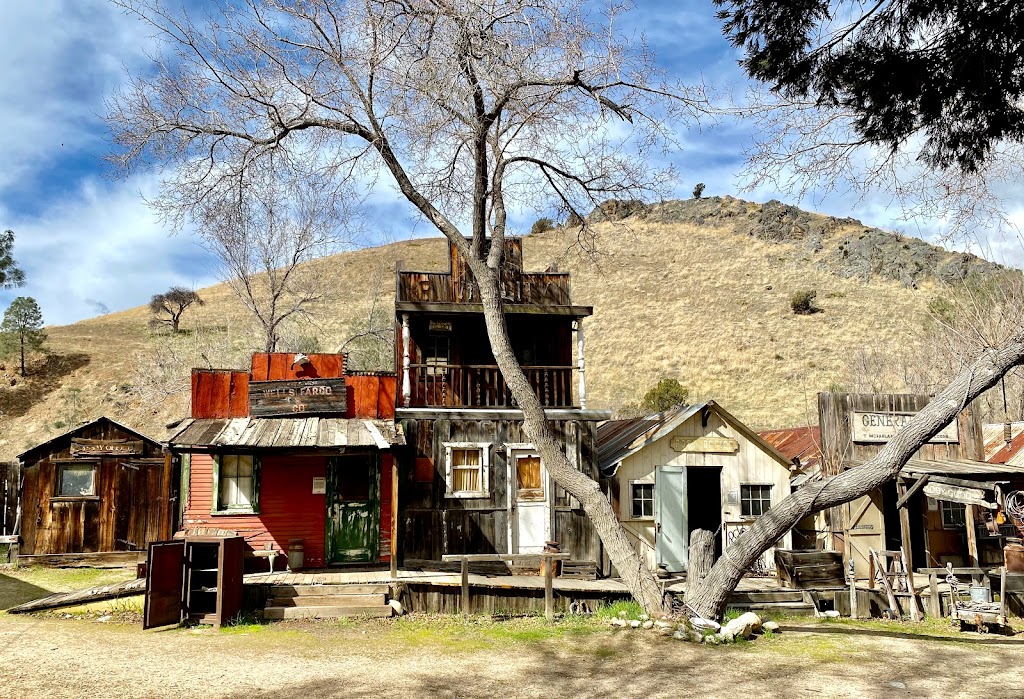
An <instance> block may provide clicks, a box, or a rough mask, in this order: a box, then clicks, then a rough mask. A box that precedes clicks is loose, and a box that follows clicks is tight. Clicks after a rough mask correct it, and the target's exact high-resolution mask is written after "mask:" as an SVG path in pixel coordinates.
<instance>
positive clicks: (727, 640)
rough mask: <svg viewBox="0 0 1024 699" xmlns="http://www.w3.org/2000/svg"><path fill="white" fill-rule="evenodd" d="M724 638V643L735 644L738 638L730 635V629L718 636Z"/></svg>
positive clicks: (724, 630)
mask: <svg viewBox="0 0 1024 699" xmlns="http://www.w3.org/2000/svg"><path fill="white" fill-rule="evenodd" d="M718 635H719V636H721V637H722V643H735V641H736V637H735V636H733V635H732V634H731V633H729V628H728V627H726V628H725V629H723V630H722V633H720V634H718Z"/></svg>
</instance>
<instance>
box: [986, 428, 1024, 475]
mask: <svg viewBox="0 0 1024 699" xmlns="http://www.w3.org/2000/svg"><path fill="white" fill-rule="evenodd" d="M981 430H982V437H983V440H984V442H985V461H988V462H989V463H991V464H1012V465H1016V466H1024V422H1011V423H1010V436H1011V438H1012V441H1011V442H1010V444H1009V447H1007V444H1006V437H1005V432H1004V431H1003V430H1004V426H1003V423H1001V422H1000V423H998V424H992V425H984V426H982V428H981Z"/></svg>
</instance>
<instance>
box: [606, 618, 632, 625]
mask: <svg viewBox="0 0 1024 699" xmlns="http://www.w3.org/2000/svg"><path fill="white" fill-rule="evenodd" d="M608 623H609V624H611V625H612V626H619V627H623V626H629V623H628V622H627V621H626V620H625V619H621V618H619V617H614V618H612V619H610V620H609V621H608Z"/></svg>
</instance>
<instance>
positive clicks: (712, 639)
mask: <svg viewBox="0 0 1024 699" xmlns="http://www.w3.org/2000/svg"><path fill="white" fill-rule="evenodd" d="M721 642H722V636H721V635H720V634H717V633H709V634H708V635H707V636H705V637H704V643H706V644H707V645H709V646H717V645H719V644H720V643H721Z"/></svg>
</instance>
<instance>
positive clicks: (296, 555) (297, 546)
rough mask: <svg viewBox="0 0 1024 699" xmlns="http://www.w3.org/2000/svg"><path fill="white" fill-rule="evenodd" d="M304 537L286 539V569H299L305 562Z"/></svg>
mask: <svg viewBox="0 0 1024 699" xmlns="http://www.w3.org/2000/svg"><path fill="white" fill-rule="evenodd" d="M305 541H306V540H305V539H291V540H289V541H288V570H301V569H302V568H303V565H304V564H305V562H306V561H305V558H306V550H305V549H306V547H305Z"/></svg>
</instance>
